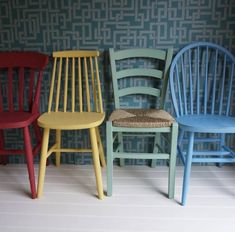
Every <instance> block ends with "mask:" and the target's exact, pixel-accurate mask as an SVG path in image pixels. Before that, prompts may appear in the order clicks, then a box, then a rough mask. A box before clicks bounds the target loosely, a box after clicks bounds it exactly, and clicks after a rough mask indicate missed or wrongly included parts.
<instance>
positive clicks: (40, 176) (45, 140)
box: [37, 128, 50, 197]
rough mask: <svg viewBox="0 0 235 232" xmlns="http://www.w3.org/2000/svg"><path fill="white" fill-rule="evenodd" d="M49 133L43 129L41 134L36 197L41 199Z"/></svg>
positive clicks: (46, 129)
mask: <svg viewBox="0 0 235 232" xmlns="http://www.w3.org/2000/svg"><path fill="white" fill-rule="evenodd" d="M49 132H50V129H48V128H45V129H44V132H43V139H42V151H41V159H40V165H39V174H38V190H37V197H41V196H42V192H43V185H44V179H45V172H46V161H47V150H48V142H49Z"/></svg>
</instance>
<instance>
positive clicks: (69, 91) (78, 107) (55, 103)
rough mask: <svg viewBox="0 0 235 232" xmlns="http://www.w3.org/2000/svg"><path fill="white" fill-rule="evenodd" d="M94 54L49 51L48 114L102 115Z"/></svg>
mask: <svg viewBox="0 0 235 232" xmlns="http://www.w3.org/2000/svg"><path fill="white" fill-rule="evenodd" d="M98 57H99V52H98V51H82V50H77V51H76V50H73V51H57V52H53V59H54V66H53V72H52V80H51V88H50V95H49V104H48V112H51V111H53V112H58V111H62V112H93V111H94V112H101V113H102V112H103V104H102V96H101V87H100V77H99V67H98Z"/></svg>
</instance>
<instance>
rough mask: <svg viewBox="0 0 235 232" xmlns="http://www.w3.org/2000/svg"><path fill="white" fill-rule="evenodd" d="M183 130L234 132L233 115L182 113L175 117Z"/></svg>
mask: <svg viewBox="0 0 235 232" xmlns="http://www.w3.org/2000/svg"><path fill="white" fill-rule="evenodd" d="M176 121H177V122H178V123H179V124H180V126H181V128H182V129H183V130H184V131H191V132H202V133H203V132H206V133H234V132H235V117H228V116H221V115H208V114H207V115H203V114H199V115H184V116H181V117H178V118H176Z"/></svg>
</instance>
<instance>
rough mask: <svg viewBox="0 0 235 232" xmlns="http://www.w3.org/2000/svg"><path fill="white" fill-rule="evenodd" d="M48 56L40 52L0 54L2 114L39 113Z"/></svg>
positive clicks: (0, 100)
mask: <svg viewBox="0 0 235 232" xmlns="http://www.w3.org/2000/svg"><path fill="white" fill-rule="evenodd" d="M47 63H48V56H47V55H44V54H41V53H39V52H28V51H24V52H21V51H19V52H15V51H14V52H0V112H1V111H10V112H14V111H29V112H37V111H38V105H39V96H40V89H41V82H42V71H43V70H44V68H45V67H46V65H47Z"/></svg>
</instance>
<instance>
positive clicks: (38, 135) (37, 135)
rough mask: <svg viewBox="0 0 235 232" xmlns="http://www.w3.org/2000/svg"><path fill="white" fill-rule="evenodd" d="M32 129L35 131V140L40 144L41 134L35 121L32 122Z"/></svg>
mask: <svg viewBox="0 0 235 232" xmlns="http://www.w3.org/2000/svg"><path fill="white" fill-rule="evenodd" d="M33 127H34V131H35V135H36V140H37V142H38V143H41V142H42V134H41V131H40V127H39V126H38V124H37V121H34V122H33Z"/></svg>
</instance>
